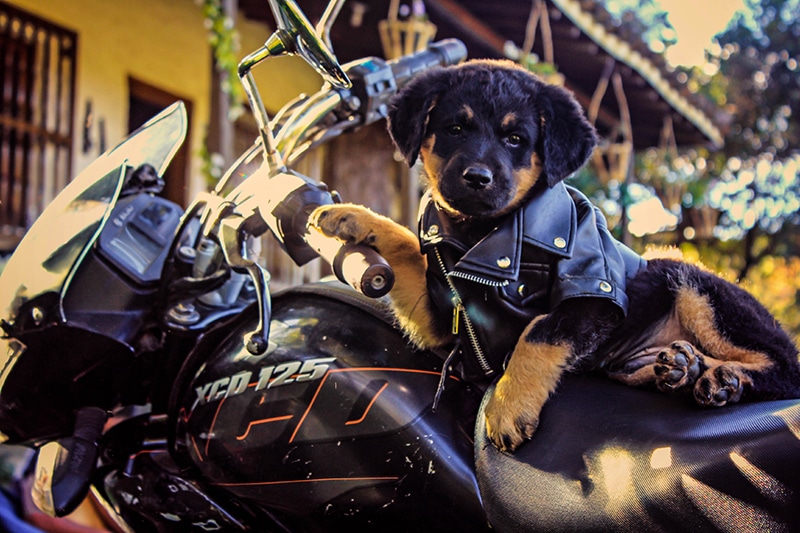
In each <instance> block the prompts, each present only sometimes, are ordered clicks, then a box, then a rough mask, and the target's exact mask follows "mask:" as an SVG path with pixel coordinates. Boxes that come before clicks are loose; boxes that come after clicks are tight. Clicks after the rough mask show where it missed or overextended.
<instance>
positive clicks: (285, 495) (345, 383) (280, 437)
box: [174, 284, 485, 531]
mask: <svg viewBox="0 0 800 533" xmlns="http://www.w3.org/2000/svg"><path fill="white" fill-rule="evenodd" d="M255 320H256V313H255V309H253V308H251V309H248V310H247V312H245V313H244V314H243V315H242V316H241V317H240V319H239V320H238V321H237V322H236V323H235V325H234V326H232V327H230V331H229V333H228V332H226V333H227V336H226V337H225V338H224V340H222V341H221V342H219V341H218V340H217V339H215V338H213V336H211V337H212V339H211V340H209V341H207V342H205V343H201V345H200V346H199V348H198V350H197V351H196V352H195V353H194V354H193V355H192V356H191V358H190V360H189V363H188V365H189V366H188V367H187V368H186V369H184V374H183V375H184V383H186V384H185V385H184V386H183V389H182V392H181V393H180V400H179V401H178V402H177V405H174V408H175V409H177V411H178V412H177V426H178V428H177V433H176V435H177V437H176V441H177V442H176V443H177V445H178V448H179V449H183V450H185V453H186V455H187V456H188V459H189V460H190V461H191V462H192V463H193V465H194V466H195V467H196V468H197V469H198V470H199V472H200V474H201V476H202V477H203V478H204V479H205V481H206V482H208V484H210V485H214V486H216V487H220V488H224V489H225V490H227V491H229V492H231V493H233V494H235V495H237V496H239V497H241V498H242V499H244V500H246V501H247V502H248V503H249V504H250V505H253V506H257V507H260V508H262V509H265V510H269V512H270V513H271V514H277V515H278V516H281V517H282V519H283V520H284V521H286V522H287V524H290V525H292V526H295V527H298V528H299V529H304V530H306V529H311V530H313V529H326V530H331V529H332V528H338V527H342V526H348V527H359V526H361V527H367V526H368V527H381V528H382V529H383V530H395V531H396V530H413V529H417V528H423V529H425V530H436V531H443V530H459V531H466V530H475V529H481V528H483V527H484V524H485V520H484V518H483V512H482V509H481V504H480V499H479V496H478V491H477V484H476V481H475V475H474V459H473V445H472V435H473V428H474V420H475V413H476V411H477V406H478V404H479V401H480V393H479V391H474V390H472V389H471V388H470V387H468V386H467V385H466V384H465V383H463V382H462V381H460V380H458V379H456V378H454V377H449V378H447V380H446V383H445V390H444V393H443V395H442V398H441V402H440V403H439V406H438V409H437V410H436V411H435V412H434V411H432V403H433V399H434V395H435V393H436V390H437V386H438V383H439V380H440V374H441V369H442V359H441V358H440V357H439V356H437V355H436V354H434V353H431V352H427V351H418V350H414V349H413V348H412V347H411V346H410V345H409V344H408V343H407V342H406V340H405V339H404V337H403V336H402V334H401V333H400V332H399V331H398V330H397V329H395V328H394V327H393V326H392V325H391V319H390V318H387V315H386V310H385V308H381V306H380V305H379V304H375V303H373V302H372V301H369V300H366V299H364V298H363V297H361V296H360V295H358V294H357V293H355V292H354V291H352V290H349V289H343V288H342V286H330V285H329V284H316V285H312V286H304V287H300V288H297V289H293V290H290V291H287V292H284V293H282V294H280V295H278V296H276V297H275V298H274V300H273V320H272V323H271V331H270V345H271V346H270V349H269V350H268V351H267V353H266V354H264V355H261V356H253V355H252V354H250V353H249V352H247V350H246V348H245V346H244V341H243V337H244V335H245V334H246V332H248V331H250V330H251V329H252V328H253V326H254V324H255ZM187 380H188V381H187Z"/></svg>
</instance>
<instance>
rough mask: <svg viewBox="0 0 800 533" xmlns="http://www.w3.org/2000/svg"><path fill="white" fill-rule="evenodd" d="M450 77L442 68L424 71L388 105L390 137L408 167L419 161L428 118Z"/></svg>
mask: <svg viewBox="0 0 800 533" xmlns="http://www.w3.org/2000/svg"><path fill="white" fill-rule="evenodd" d="M449 77H450V74H449V73H448V71H447V70H446V69H444V68H441V67H440V68H433V69H430V70H428V71H425V72H424V73H421V74H419V75H418V76H417V77H415V78H414V79H413V80H411V82H410V83H409V84H408V85H406V86H405V87H404V88H403V89H402V90H400V91H399V92H398V93H397V94H396V95H395V96H394V97H393V98H392V101H391V102H390V103H389V116H388V119H389V120H388V128H389V135H391V137H392V140H393V141H394V144H395V145H396V146H397V148H398V149H399V150H400V152H401V153H402V154H403V158H404V159H405V160H406V163H408V166H412V165H413V164H414V163H415V162H416V161H417V157H418V156H419V151H420V148H421V147H422V141H423V140H424V139H425V129H426V127H427V125H428V114H429V113H430V111H431V109H433V107H434V106H435V105H436V100H437V99H438V97H439V95H440V94H442V93H443V92H444V90H445V88H446V86H447V80H448V79H449Z"/></svg>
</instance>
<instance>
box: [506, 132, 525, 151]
mask: <svg viewBox="0 0 800 533" xmlns="http://www.w3.org/2000/svg"><path fill="white" fill-rule="evenodd" d="M505 141H506V144H507V145H509V146H510V147H512V148H516V147H518V146H519V145H521V144H522V137H520V136H519V135H517V134H516V133H512V134H511V135H509V136H508V137H506V139H505Z"/></svg>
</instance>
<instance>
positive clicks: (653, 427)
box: [475, 374, 800, 533]
mask: <svg viewBox="0 0 800 533" xmlns="http://www.w3.org/2000/svg"><path fill="white" fill-rule="evenodd" d="M491 390H492V389H490V390H489V391H487V395H486V397H485V398H484V403H483V405H482V406H481V412H480V413H479V416H478V422H477V425H476V431H475V453H476V464H477V477H478V483H479V486H480V490H481V496H482V498H483V501H484V505H485V508H486V512H487V516H488V518H489V520H490V522H491V524H492V526H493V527H494V529H496V530H497V531H513V532H519V531H548V532H551V531H631V532H637V533H639V532H645V531H800V511H798V509H800V400H782V401H769V402H760V403H744V404H740V405H732V406H727V407H723V408H718V409H703V408H700V407H697V406H696V405H694V404H693V403H692V401H691V400H690V399H689V398H688V397H682V396H681V397H676V396H668V395H665V394H661V393H658V392H655V391H649V390H641V389H634V388H630V387H627V386H624V385H621V384H619V383H616V382H613V381H610V380H609V379H607V378H604V377H599V376H594V375H586V374H583V375H568V376H566V377H565V378H564V380H563V382H562V383H561V385H560V386H559V389H558V390H557V392H556V394H554V395H553V397H552V398H551V399H550V401H549V402H548V403H547V404H546V406H545V408H544V410H543V412H542V416H541V420H540V424H539V428H538V430H537V432H536V434H535V435H534V436H533V438H532V439H531V440H530V441H529V442H527V443H525V444H523V445H522V446H521V447H520V448H519V449H518V450H517V451H516V452H515V453H514V454H508V453H501V452H499V451H498V450H497V449H496V448H495V447H494V446H492V445H491V444H490V443H489V442H488V440H487V438H486V428H485V423H484V416H483V409H484V407H485V403H486V398H488V394H489V393H491Z"/></svg>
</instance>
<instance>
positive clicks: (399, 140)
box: [389, 60, 596, 218]
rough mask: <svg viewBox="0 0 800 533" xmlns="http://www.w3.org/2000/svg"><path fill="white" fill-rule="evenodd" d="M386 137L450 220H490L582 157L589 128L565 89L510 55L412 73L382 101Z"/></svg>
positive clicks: (590, 143)
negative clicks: (421, 175) (420, 170)
mask: <svg viewBox="0 0 800 533" xmlns="http://www.w3.org/2000/svg"><path fill="white" fill-rule="evenodd" d="M389 133H390V134H391V136H392V139H393V140H394V142H395V144H396V145H397V147H398V149H399V150H400V151H401V153H402V154H403V157H404V158H405V160H406V162H407V163H408V164H409V165H413V164H414V162H415V161H416V160H417V157H420V158H421V159H422V163H423V167H424V169H425V174H426V175H427V178H428V181H429V186H430V188H431V192H432V195H433V197H434V199H435V200H436V202H437V203H438V204H439V206H440V207H442V208H443V209H445V210H446V211H448V212H449V213H450V214H451V215H453V216H466V217H472V218H495V217H498V216H502V215H504V214H506V213H509V212H510V211H512V210H514V209H515V208H517V207H519V206H520V205H521V204H522V203H523V202H524V201H525V200H526V199H527V198H529V197H530V195H531V194H533V192H534V191H535V190H537V188H538V187H552V186H553V185H555V184H556V183H558V182H559V181H560V180H563V179H564V178H566V177H567V176H569V175H570V174H572V173H573V172H575V171H576V170H578V169H579V168H580V167H581V166H583V164H584V163H585V162H586V160H587V159H588V157H589V156H590V155H591V153H592V150H593V149H594V146H595V144H596V135H595V131H594V128H593V127H592V126H591V125H590V124H589V123H588V122H587V120H586V118H585V117H584V114H583V111H582V110H581V108H580V106H579V105H578V104H577V102H576V101H575V99H574V98H573V97H572V95H571V94H570V93H569V92H567V91H566V90H564V89H562V88H560V87H556V86H553V85H547V84H545V83H543V82H542V81H540V80H539V78H537V77H536V76H534V75H533V74H530V73H529V72H527V71H526V70H524V69H523V68H521V67H519V66H517V65H516V64H514V63H512V62H510V61H485V60H482V61H470V62H467V63H464V64H462V65H459V66H456V67H449V68H439V69H433V70H429V71H427V72H425V73H422V74H420V75H419V76H417V77H416V78H415V79H414V80H413V81H412V82H411V83H410V84H409V85H408V86H406V87H405V88H404V89H403V90H402V91H401V92H400V93H399V94H398V95H397V96H396V97H395V98H394V100H393V101H392V105H391V107H390V111H389Z"/></svg>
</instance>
